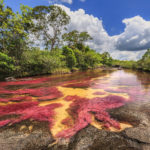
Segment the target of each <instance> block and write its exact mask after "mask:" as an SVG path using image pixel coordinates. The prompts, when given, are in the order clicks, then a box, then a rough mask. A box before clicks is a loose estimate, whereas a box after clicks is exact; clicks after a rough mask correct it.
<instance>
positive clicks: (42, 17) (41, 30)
mask: <svg viewBox="0 0 150 150" xmlns="http://www.w3.org/2000/svg"><path fill="white" fill-rule="evenodd" d="M32 16H33V18H34V19H35V27H34V28H33V30H32V31H33V33H35V35H36V37H37V38H41V39H42V40H43V41H44V46H45V47H46V49H51V50H53V49H54V48H55V47H58V46H59V43H60V35H61V32H62V31H63V30H64V29H65V26H66V25H67V24H68V23H69V20H70V17H69V16H68V15H67V14H66V12H65V11H64V10H62V9H61V8H60V7H58V6H37V7H35V8H33V12H32ZM49 30H50V31H51V33H50V32H49ZM41 35H42V36H41Z"/></svg>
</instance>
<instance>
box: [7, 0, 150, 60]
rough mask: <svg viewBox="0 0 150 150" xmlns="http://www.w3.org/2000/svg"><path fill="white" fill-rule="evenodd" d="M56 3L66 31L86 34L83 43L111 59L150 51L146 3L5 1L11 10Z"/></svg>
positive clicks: (120, 0)
mask: <svg viewBox="0 0 150 150" xmlns="http://www.w3.org/2000/svg"><path fill="white" fill-rule="evenodd" d="M56 3H57V4H58V5H59V6H60V7H62V8H63V9H64V10H65V11H66V12H67V13H68V15H70V17H71V23H70V24H69V25H68V30H69V31H72V30H74V29H76V30H79V31H81V32H82V31H87V32H88V33H89V34H90V35H91V36H92V37H93V41H89V42H88V43H87V44H88V45H90V47H91V48H93V49H95V50H97V51H98V52H101V53H102V52H105V51H108V52H109V53H110V54H111V56H112V57H113V58H116V59H121V60H137V59H140V58H141V57H142V55H143V54H144V53H145V51H146V49H148V48H150V13H149V10H150V1H149V0H5V4H6V5H9V6H10V7H11V8H12V9H13V10H14V11H19V5H20V4H24V5H29V6H31V7H35V6H37V5H50V4H56Z"/></svg>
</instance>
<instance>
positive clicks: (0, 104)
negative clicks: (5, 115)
mask: <svg viewBox="0 0 150 150" xmlns="http://www.w3.org/2000/svg"><path fill="white" fill-rule="evenodd" d="M9 104H16V102H8V103H3V102H0V106H6V105H9Z"/></svg>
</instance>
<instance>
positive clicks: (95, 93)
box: [93, 92, 105, 95]
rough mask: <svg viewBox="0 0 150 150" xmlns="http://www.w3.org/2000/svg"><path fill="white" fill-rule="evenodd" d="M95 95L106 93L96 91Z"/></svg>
mask: <svg viewBox="0 0 150 150" xmlns="http://www.w3.org/2000/svg"><path fill="white" fill-rule="evenodd" d="M93 95H105V92H95V93H93Z"/></svg>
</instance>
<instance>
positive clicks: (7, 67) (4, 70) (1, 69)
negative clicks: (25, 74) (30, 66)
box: [0, 52, 15, 77]
mask: <svg viewBox="0 0 150 150" xmlns="http://www.w3.org/2000/svg"><path fill="white" fill-rule="evenodd" d="M13 71H15V66H14V60H13V59H12V58H11V57H9V56H8V55H6V54H4V53H1V52H0V77H2V76H9V75H11V74H12V73H13Z"/></svg>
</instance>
